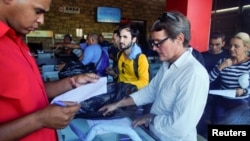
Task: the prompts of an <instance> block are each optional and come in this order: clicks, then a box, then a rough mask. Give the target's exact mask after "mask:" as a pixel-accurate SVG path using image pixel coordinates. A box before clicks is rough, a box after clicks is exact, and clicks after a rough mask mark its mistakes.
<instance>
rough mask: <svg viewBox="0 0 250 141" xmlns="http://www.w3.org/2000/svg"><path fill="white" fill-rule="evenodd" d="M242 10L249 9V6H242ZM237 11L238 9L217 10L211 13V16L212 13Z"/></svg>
mask: <svg viewBox="0 0 250 141" xmlns="http://www.w3.org/2000/svg"><path fill="white" fill-rule="evenodd" d="M242 8H243V9H247V8H250V5H244V6H243V7H242ZM238 9H239V7H231V8H225V9H219V10H215V11H212V14H214V13H222V12H229V11H235V10H238Z"/></svg>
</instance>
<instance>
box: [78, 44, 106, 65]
mask: <svg viewBox="0 0 250 141" xmlns="http://www.w3.org/2000/svg"><path fill="white" fill-rule="evenodd" d="M80 46H81V48H82V49H84V54H83V59H82V63H83V64H84V65H87V64H89V63H91V62H92V63H95V64H96V63H97V62H98V61H99V59H100V57H101V53H102V48H101V46H100V45H98V44H93V45H89V46H86V44H85V43H83V44H80Z"/></svg>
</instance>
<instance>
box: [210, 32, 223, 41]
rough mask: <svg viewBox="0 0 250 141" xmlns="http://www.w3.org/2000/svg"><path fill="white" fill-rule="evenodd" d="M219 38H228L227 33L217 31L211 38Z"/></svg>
mask: <svg viewBox="0 0 250 141" xmlns="http://www.w3.org/2000/svg"><path fill="white" fill-rule="evenodd" d="M218 38H221V39H222V41H225V40H226V36H225V34H224V33H222V32H220V31H215V32H213V33H211V35H210V39H218Z"/></svg>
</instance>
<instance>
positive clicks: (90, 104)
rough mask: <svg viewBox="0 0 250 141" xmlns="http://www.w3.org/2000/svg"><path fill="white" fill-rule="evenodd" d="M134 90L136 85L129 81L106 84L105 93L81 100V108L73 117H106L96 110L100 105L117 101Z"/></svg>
mask: <svg viewBox="0 0 250 141" xmlns="http://www.w3.org/2000/svg"><path fill="white" fill-rule="evenodd" d="M135 91H137V87H136V86H135V85H132V84H129V83H123V82H118V83H112V84H109V85H108V86H107V93H106V94H101V95H98V96H95V97H92V98H90V99H87V100H85V101H83V102H81V109H80V111H79V112H78V113H77V114H76V116H75V118H86V119H103V118H107V117H104V116H103V115H102V113H101V112H98V110H99V109H100V108H101V107H102V106H104V105H106V104H111V103H114V102H117V101H119V100H121V99H123V98H124V97H126V96H129V95H130V94H131V93H133V92H135ZM113 116H115V115H114V114H112V115H109V116H108V118H110V117H113Z"/></svg>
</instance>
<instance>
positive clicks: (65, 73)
mask: <svg viewBox="0 0 250 141" xmlns="http://www.w3.org/2000/svg"><path fill="white" fill-rule="evenodd" d="M89 72H93V73H96V66H95V64H94V63H89V64H87V65H83V64H82V62H81V61H76V60H71V61H69V62H68V63H66V65H65V66H64V67H63V69H62V70H61V71H59V73H58V76H59V78H60V79H62V78H65V77H70V76H73V75H77V74H82V73H89Z"/></svg>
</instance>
